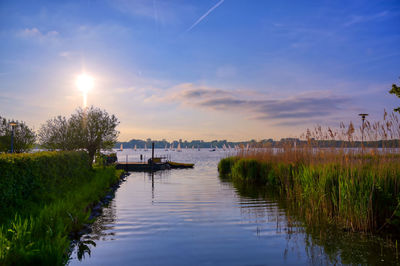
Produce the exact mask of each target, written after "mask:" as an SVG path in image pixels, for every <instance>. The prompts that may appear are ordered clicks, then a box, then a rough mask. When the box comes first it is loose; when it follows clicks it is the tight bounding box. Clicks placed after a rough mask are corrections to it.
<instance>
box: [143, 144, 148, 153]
mask: <svg viewBox="0 0 400 266" xmlns="http://www.w3.org/2000/svg"><path fill="white" fill-rule="evenodd" d="M144 151H148V149H147V145H146V143H145V144H144Z"/></svg>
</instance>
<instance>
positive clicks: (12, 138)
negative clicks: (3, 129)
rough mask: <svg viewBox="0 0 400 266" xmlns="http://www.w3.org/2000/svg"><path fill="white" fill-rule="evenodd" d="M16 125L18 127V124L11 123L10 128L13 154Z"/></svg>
mask: <svg viewBox="0 0 400 266" xmlns="http://www.w3.org/2000/svg"><path fill="white" fill-rule="evenodd" d="M16 125H17V123H15V122H10V126H11V153H14V130H15V126H16Z"/></svg>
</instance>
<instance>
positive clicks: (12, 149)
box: [11, 126, 14, 153]
mask: <svg viewBox="0 0 400 266" xmlns="http://www.w3.org/2000/svg"><path fill="white" fill-rule="evenodd" d="M11 153H14V126H12V130H11Z"/></svg>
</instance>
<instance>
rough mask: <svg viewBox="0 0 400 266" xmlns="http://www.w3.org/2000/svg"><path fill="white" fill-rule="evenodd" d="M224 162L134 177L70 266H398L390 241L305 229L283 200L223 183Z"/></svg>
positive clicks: (204, 157)
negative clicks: (219, 170)
mask: <svg viewBox="0 0 400 266" xmlns="http://www.w3.org/2000/svg"><path fill="white" fill-rule="evenodd" d="M223 155H224V154H218V153H216V152H214V153H209V152H208V151H206V152H205V153H201V152H199V153H193V154H185V151H184V152H182V153H181V154H180V155H179V156H182V157H185V158H187V157H190V158H191V161H192V162H193V161H194V162H196V166H195V168H194V169H182V170H169V171H161V172H155V173H153V174H151V173H132V174H131V175H130V176H128V177H127V179H126V181H125V182H124V183H123V184H122V185H121V187H120V188H119V189H118V190H117V192H116V194H115V198H114V199H113V200H112V201H111V203H110V204H109V205H108V206H107V207H105V208H104V209H103V214H102V215H101V216H100V217H99V218H98V219H97V220H96V221H95V223H94V224H93V227H92V229H93V230H92V232H91V233H89V234H86V235H84V236H83V237H82V238H81V240H82V243H84V244H85V245H86V247H88V248H90V252H89V251H87V249H86V247H83V248H82V250H83V254H84V255H86V256H84V257H83V256H81V257H83V259H82V261H80V260H79V254H78V252H79V248H78V247H76V248H75V250H74V253H73V254H72V256H71V260H70V265H76V264H92V265H110V264H115V265H132V264H137V265H159V264H163V265H203V264H207V265H216V264H217V265H249V264H250V265H266V264H267V265H282V264H285V265H287V264H289V265H299V264H303V265H304V264H317V265H319V264H323V265H326V264H379V263H383V262H382V260H384V263H385V264H386V265H387V264H395V262H396V260H394V255H393V254H394V252H393V249H392V248H390V249H389V248H388V247H387V246H386V245H385V244H384V241H381V240H374V239H372V238H370V237H367V236H365V237H364V236H360V235H357V234H349V233H345V232H338V231H337V230H336V231H335V230H334V229H333V228H326V229H324V230H320V229H317V228H309V227H304V226H303V225H302V222H301V217H299V216H298V214H297V213H296V208H295V207H293V205H291V204H290V202H287V201H285V199H282V198H281V197H280V195H279V194H278V193H276V192H274V191H270V190H267V189H266V188H263V187H257V186H250V185H244V184H237V183H232V182H231V181H230V180H229V179H224V178H218V174H217V162H218V159H219V158H220V157H222V156H223ZM210 156H211V157H210ZM212 156H213V157H212ZM177 161H179V159H178V160H177ZM85 241H86V242H85ZM90 241H93V243H92V242H90ZM93 244H95V246H94V245H93ZM90 254H91V256H88V255H90Z"/></svg>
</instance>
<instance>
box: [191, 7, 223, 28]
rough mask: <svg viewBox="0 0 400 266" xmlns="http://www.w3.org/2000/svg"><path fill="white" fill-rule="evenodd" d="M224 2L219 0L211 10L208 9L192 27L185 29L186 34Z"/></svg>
mask: <svg viewBox="0 0 400 266" xmlns="http://www.w3.org/2000/svg"><path fill="white" fill-rule="evenodd" d="M224 1H225V0H220V1H219V2H218V3H216V4H215V5H214V6H213V7H212V8H210V9H209V10H208V11H207V12H206V13H205V14H204V15H203V16H201V17H200V18H199V19H198V20H197V21H196V22H195V23H194V24H193V25H192V26H190V28H189V29H187V31H186V32H189V31H191V30H192V29H193V28H194V27H196V25H197V24H199V23H200V22H201V21H202V20H203V19H204V18H205V17H207V16H208V15H209V14H210V13H211V12H212V11H213V10H214V9H216V8H217V7H219V6H220V5H221V4H222V3H223V2H224Z"/></svg>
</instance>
